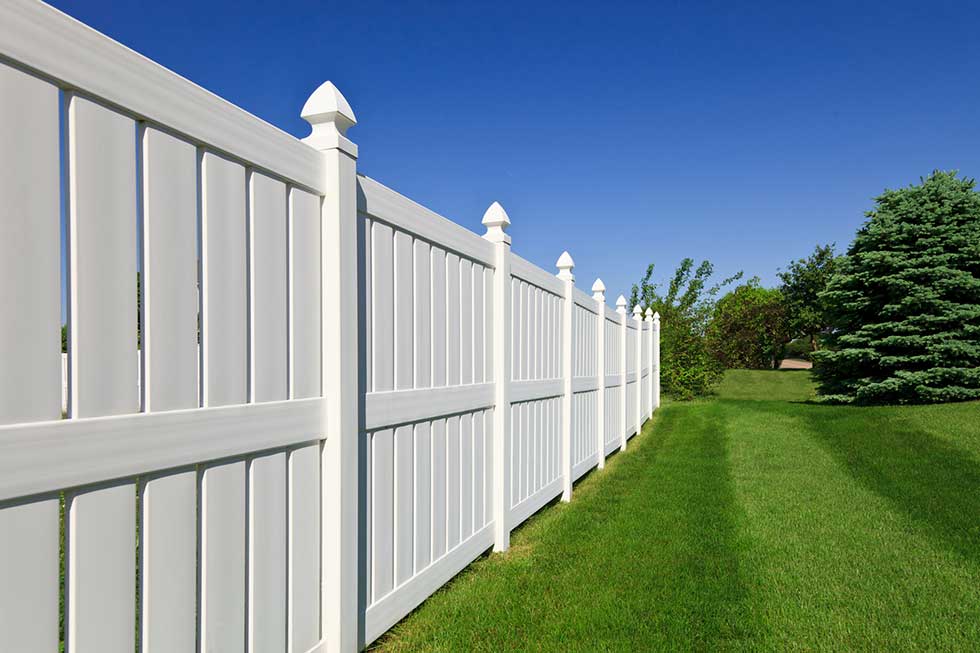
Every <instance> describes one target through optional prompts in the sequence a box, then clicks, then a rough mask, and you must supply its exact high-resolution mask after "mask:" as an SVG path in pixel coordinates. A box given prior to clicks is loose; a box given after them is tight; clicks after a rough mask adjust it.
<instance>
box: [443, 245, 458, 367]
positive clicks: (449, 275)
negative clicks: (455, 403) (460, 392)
mask: <svg viewBox="0 0 980 653" xmlns="http://www.w3.org/2000/svg"><path fill="white" fill-rule="evenodd" d="M460 267H461V265H460V260H459V256H457V255H456V254H452V253H450V254H446V314H447V316H448V320H447V321H446V341H447V343H448V345H449V347H448V353H447V356H446V361H447V379H446V384H447V385H459V383H460V381H459V379H460V370H461V368H460V342H459V340H460V333H461V331H460V299H459V292H460V290H459V270H460Z"/></svg>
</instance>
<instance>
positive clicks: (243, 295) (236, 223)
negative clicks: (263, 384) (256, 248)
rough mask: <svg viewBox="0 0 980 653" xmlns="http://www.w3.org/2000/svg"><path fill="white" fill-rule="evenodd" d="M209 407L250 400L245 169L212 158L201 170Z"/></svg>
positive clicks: (209, 155)
mask: <svg viewBox="0 0 980 653" xmlns="http://www.w3.org/2000/svg"><path fill="white" fill-rule="evenodd" d="M201 170H202V172H201V174H202V182H201V186H202V197H203V210H202V216H201V250H202V253H203V258H202V266H203V272H204V274H203V288H202V299H203V301H202V304H203V307H204V310H203V313H202V320H203V333H202V339H203V352H202V353H203V357H204V358H203V360H204V375H203V389H204V405H205V406H223V405H227V404H243V403H245V402H246V401H247V400H248V368H247V365H248V341H247V320H248V313H247V310H248V309H247V304H248V295H247V285H246V274H245V169H244V168H243V167H242V166H241V165H239V164H237V163H234V162H232V161H229V160H227V159H224V158H222V157H220V156H218V155H216V154H213V153H211V152H205V153H204V156H203V161H202V165H201Z"/></svg>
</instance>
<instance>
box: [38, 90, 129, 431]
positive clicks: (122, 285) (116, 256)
mask: <svg viewBox="0 0 980 653" xmlns="http://www.w3.org/2000/svg"><path fill="white" fill-rule="evenodd" d="M68 113H69V126H68V141H69V151H68V158H69V166H70V172H69V183H70V191H69V196H70V197H69V208H70V212H69V213H70V227H69V232H70V235H69V243H70V249H71V254H70V256H69V263H70V268H71V275H70V277H71V280H70V283H69V287H70V289H71V293H70V294H71V308H70V311H71V312H70V315H71V326H70V328H71V349H72V351H71V366H70V367H71V376H72V382H71V384H70V388H71V392H72V401H71V404H70V405H71V411H72V414H73V415H74V416H75V417H95V416H99V415H117V414H123V413H134V412H137V411H138V410H139V397H138V395H137V382H136V381H137V363H136V355H137V350H136V324H135V321H136V125H135V123H134V122H133V121H132V120H131V119H129V118H127V117H125V116H123V115H122V114H119V113H116V112H115V111H111V110H109V109H106V108H104V107H102V106H100V105H98V104H95V103H94V102H91V101H89V100H86V99H84V98H81V97H77V96H75V97H72V98H71V100H70V105H69V110H68ZM52 244H53V243H52Z"/></svg>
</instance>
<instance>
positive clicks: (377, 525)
mask: <svg viewBox="0 0 980 653" xmlns="http://www.w3.org/2000/svg"><path fill="white" fill-rule="evenodd" d="M394 449H395V445H394V433H393V432H392V430H391V429H385V430H382V431H377V432H376V433H375V434H374V436H373V437H372V444H371V451H372V460H371V468H372V469H371V479H372V481H373V486H372V490H371V503H372V505H371V517H372V518H371V522H372V523H371V539H372V542H373V550H372V552H371V558H372V561H373V565H372V570H371V579H372V581H373V582H374V587H373V588H372V594H373V596H374V600H375V601H377V600H378V599H380V598H382V597H383V596H385V595H386V594H387V593H388V592H390V591H391V590H392V588H393V587H394V579H395V550H394V536H395V505H394V495H395V482H394V481H395V479H394V475H395V451H394Z"/></svg>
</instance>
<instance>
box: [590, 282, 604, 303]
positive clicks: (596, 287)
mask: <svg viewBox="0 0 980 653" xmlns="http://www.w3.org/2000/svg"><path fill="white" fill-rule="evenodd" d="M592 299H594V300H596V301H598V302H604V301H606V284H604V283H602V279H599V278H598V277H597V278H596V280H595V283H594V284H592Z"/></svg>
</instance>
